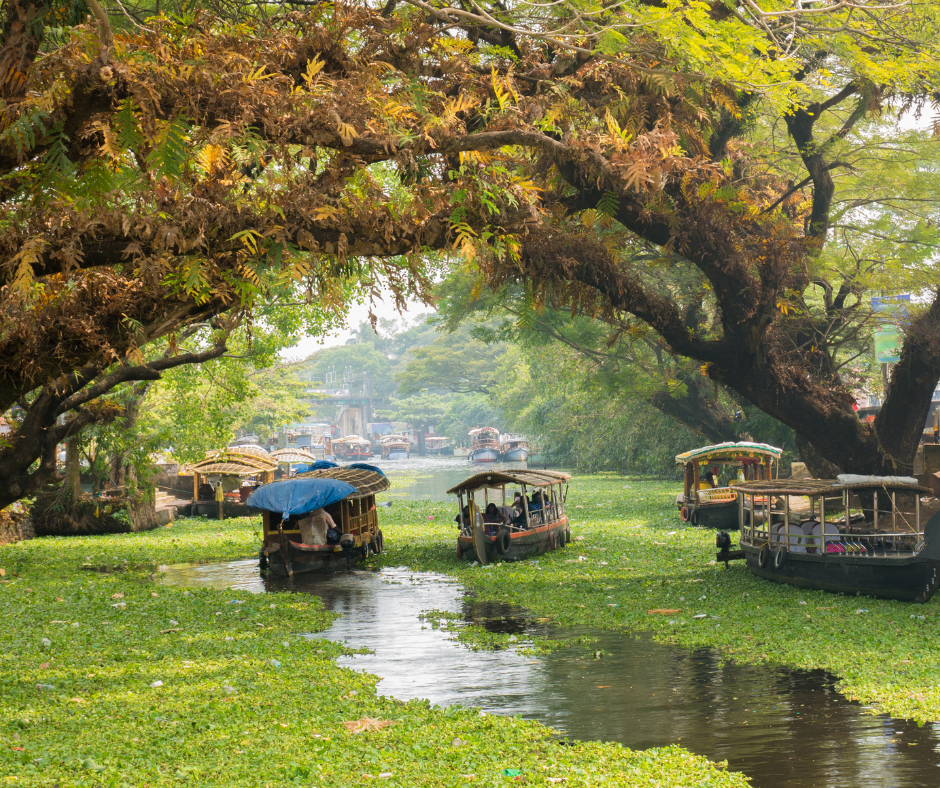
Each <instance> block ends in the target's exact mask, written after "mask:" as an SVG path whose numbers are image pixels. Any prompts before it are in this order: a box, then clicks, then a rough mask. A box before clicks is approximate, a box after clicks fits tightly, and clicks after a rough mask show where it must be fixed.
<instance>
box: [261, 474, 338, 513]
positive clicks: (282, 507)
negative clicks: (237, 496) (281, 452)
mask: <svg viewBox="0 0 940 788" xmlns="http://www.w3.org/2000/svg"><path fill="white" fill-rule="evenodd" d="M355 492H356V488H355V487H353V486H352V485H351V484H349V483H348V482H344V481H341V480H339V479H310V478H305V479H300V478H297V477H296V476H295V477H294V478H292V479H283V480H282V481H279V482H271V483H270V484H264V485H262V486H261V487H259V488H258V489H257V490H255V491H254V492H253V493H252V494H251V495H249V496H248V501H247V503H248V505H249V506H252V507H254V508H255V509H267V510H268V511H269V512H277V513H279V514H281V515H282V516H283V517H284V519H285V520H286V519H287V518H288V517H290V515H292V514H305V513H307V512H312V511H314V510H315V509H322V508H323V507H324V506H329V505H330V504H331V503H336V502H337V501H341V500H343V498H348V497H349V496H350V495H353V494H354V493H355Z"/></svg>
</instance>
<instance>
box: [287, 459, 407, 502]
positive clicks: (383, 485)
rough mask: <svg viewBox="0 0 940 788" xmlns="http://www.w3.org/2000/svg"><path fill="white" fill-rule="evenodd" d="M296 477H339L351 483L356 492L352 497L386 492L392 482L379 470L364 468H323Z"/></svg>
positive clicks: (338, 478) (342, 480) (340, 479)
mask: <svg viewBox="0 0 940 788" xmlns="http://www.w3.org/2000/svg"><path fill="white" fill-rule="evenodd" d="M292 478H294V479H337V480H339V481H341V482H346V483H347V484H351V485H352V486H353V487H355V488H356V492H355V493H354V494H353V495H350V496H349V497H350V498H362V497H363V496H365V495H375V493H380V492H384V491H385V490H387V489H388V488H389V487H391V483H390V482H389V480H388V479H386V478H385V476H383V475H382V474H381V473H378V472H377V471H367V470H364V469H362V468H342V467H340V468H322V469H320V470H319V471H306V472H305V473H298V474H297V475H296V476H294V477H292Z"/></svg>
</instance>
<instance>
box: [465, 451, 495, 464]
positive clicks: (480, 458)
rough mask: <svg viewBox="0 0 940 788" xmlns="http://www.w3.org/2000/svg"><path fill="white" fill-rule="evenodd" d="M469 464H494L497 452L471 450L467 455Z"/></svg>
mask: <svg viewBox="0 0 940 788" xmlns="http://www.w3.org/2000/svg"><path fill="white" fill-rule="evenodd" d="M469 459H470V462H496V461H497V460H499V452H498V451H497V450H496V449H489V448H484V449H473V450H472V451H471V452H470V455H469Z"/></svg>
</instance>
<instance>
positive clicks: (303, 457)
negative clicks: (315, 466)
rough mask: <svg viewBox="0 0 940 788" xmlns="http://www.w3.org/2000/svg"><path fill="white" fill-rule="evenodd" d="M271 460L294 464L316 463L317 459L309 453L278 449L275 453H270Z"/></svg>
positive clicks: (299, 450)
mask: <svg viewBox="0 0 940 788" xmlns="http://www.w3.org/2000/svg"><path fill="white" fill-rule="evenodd" d="M271 458H272V459H275V460H277V461H278V462H283V463H295V462H316V461H317V458H316V457H314V456H313V455H312V454H311V453H310V452H309V451H304V450H303V449H293V448H290V449H278V450H277V451H272V452H271Z"/></svg>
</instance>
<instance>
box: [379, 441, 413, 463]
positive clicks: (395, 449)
mask: <svg viewBox="0 0 940 788" xmlns="http://www.w3.org/2000/svg"><path fill="white" fill-rule="evenodd" d="M381 446H382V459H383V460H407V459H408V457H409V452H410V451H411V442H410V441H409V440H408V436H407V435H386V436H385V437H384V438H382V441H381Z"/></svg>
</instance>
